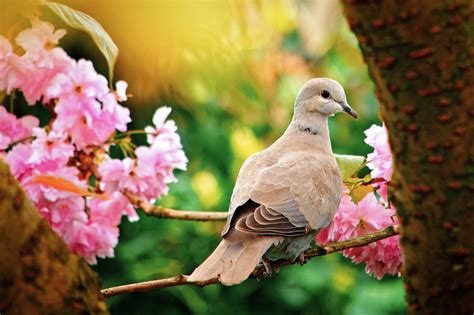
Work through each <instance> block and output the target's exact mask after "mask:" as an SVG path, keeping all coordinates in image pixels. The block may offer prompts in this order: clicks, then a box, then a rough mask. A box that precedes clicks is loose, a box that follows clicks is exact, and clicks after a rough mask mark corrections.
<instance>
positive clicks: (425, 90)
mask: <svg viewBox="0 0 474 315" xmlns="http://www.w3.org/2000/svg"><path fill="white" fill-rule="evenodd" d="M344 7H345V8H344V9H345V14H346V16H347V19H348V21H349V24H350V27H351V28H352V30H353V32H354V33H355V34H356V36H357V38H358V40H359V44H360V47H361V50H362V54H363V56H364V59H365V61H366V62H367V64H368V67H369V72H370V75H371V77H372V79H373V81H374V82H375V85H376V89H377V92H376V94H377V97H378V99H379V100H380V103H381V105H382V106H381V114H382V118H383V120H384V122H385V124H386V126H387V128H388V132H389V138H390V145H391V148H392V152H393V155H394V175H393V180H392V187H391V193H392V194H391V195H392V198H393V199H392V200H393V202H394V203H395V205H396V207H397V209H398V217H399V219H400V222H401V227H402V230H401V235H402V237H401V243H402V248H403V253H404V272H403V277H404V282H405V289H406V300H407V303H408V306H409V312H410V313H411V314H472V312H474V198H473V195H474V193H473V191H474V182H473V177H474V146H473V138H474V119H473V118H474V82H473V81H474V71H473V68H472V58H473V56H474V48H473V45H472V43H473V35H474V34H473V33H474V25H473V18H472V13H473V2H472V0H457V1H440V0H438V1H436V0H410V1H394V0H385V1H376V0H365V1H364V0H344Z"/></svg>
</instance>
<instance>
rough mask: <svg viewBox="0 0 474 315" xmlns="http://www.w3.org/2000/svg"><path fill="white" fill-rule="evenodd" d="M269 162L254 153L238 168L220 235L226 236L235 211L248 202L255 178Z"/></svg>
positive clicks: (259, 154) (261, 155) (263, 156)
mask: <svg viewBox="0 0 474 315" xmlns="http://www.w3.org/2000/svg"><path fill="white" fill-rule="evenodd" d="M270 163H271V161H269V159H267V158H266V157H265V155H263V154H261V153H256V154H253V155H251V156H249V157H248V158H247V160H245V162H244V164H243V165H242V167H241V168H240V171H239V175H238V176H237V180H236V183H235V186H234V190H233V191H232V197H231V198H230V205H229V211H228V213H227V222H226V225H225V226H224V229H223V230H222V235H225V234H227V232H228V231H229V228H230V224H231V221H232V218H233V217H234V212H235V210H236V209H237V208H238V207H240V206H242V205H244V204H245V203H246V202H247V201H248V200H249V192H250V190H251V189H252V186H253V185H254V184H255V177H256V174H258V173H259V172H260V171H261V170H262V169H264V168H265V167H267V166H268V165H269V164H270Z"/></svg>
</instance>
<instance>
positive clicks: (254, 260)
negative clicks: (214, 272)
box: [219, 238, 273, 285]
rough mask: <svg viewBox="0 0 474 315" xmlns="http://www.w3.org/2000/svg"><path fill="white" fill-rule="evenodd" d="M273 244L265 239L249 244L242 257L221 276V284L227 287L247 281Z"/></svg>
mask: <svg viewBox="0 0 474 315" xmlns="http://www.w3.org/2000/svg"><path fill="white" fill-rule="evenodd" d="M272 243H273V242H272V241H271V240H269V239H268V238H265V239H261V240H259V241H256V242H252V243H250V244H247V245H246V246H245V249H244V250H243V251H242V253H241V254H240V256H239V257H238V258H237V259H236V260H235V261H232V262H233V264H232V265H231V266H229V268H226V269H225V270H224V272H222V273H221V274H220V277H219V280H220V282H221V283H222V284H225V285H234V284H239V283H241V282H242V281H245V280H246V279H247V278H248V277H249V276H250V274H251V273H252V271H253V270H254V269H255V266H256V265H257V264H258V263H259V262H260V259H261V258H262V256H263V254H265V252H266V251H267V250H268V248H269V247H270V246H271V245H272Z"/></svg>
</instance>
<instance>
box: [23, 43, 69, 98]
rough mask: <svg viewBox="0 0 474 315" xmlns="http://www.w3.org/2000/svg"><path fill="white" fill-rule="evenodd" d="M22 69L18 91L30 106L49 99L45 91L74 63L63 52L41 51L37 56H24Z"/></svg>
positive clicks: (54, 50) (55, 50)
mask: <svg viewBox="0 0 474 315" xmlns="http://www.w3.org/2000/svg"><path fill="white" fill-rule="evenodd" d="M21 59H22V61H23V64H24V67H23V69H22V75H23V79H22V81H21V84H20V86H19V89H20V90H21V91H22V92H23V95H24V96H25V99H26V101H27V102H28V104H30V105H34V104H35V103H36V102H38V101H39V100H41V98H43V99H42V102H43V103H44V104H46V103H48V102H49V101H50V100H51V98H49V97H48V96H47V95H46V91H47V89H48V88H49V86H50V84H51V83H52V81H53V79H54V78H55V77H56V75H58V74H60V73H64V72H67V71H68V69H69V68H70V67H71V66H72V64H73V63H74V60H73V59H71V58H70V57H69V56H68V55H67V54H66V52H65V51H64V50H62V49H61V48H55V49H53V50H51V51H41V52H39V53H37V54H28V53H27V54H25V55H23V56H22V57H21Z"/></svg>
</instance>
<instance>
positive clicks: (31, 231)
mask: <svg viewBox="0 0 474 315" xmlns="http://www.w3.org/2000/svg"><path fill="white" fill-rule="evenodd" d="M0 253H1V259H0V314H28V315H34V314H108V311H107V304H106V303H105V300H104V297H103V296H102V294H101V293H100V288H99V281H98V279H97V276H96V274H95V272H94V271H92V269H90V268H89V266H88V265H87V263H86V262H85V260H84V259H82V258H81V257H79V256H77V255H75V254H73V253H71V252H70V251H69V250H68V248H67V247H66V245H65V244H64V243H63V241H62V240H61V239H60V238H59V237H58V236H57V235H56V233H54V232H53V231H52V230H51V229H50V228H49V226H48V223H47V222H46V221H45V220H43V218H42V217H41V216H40V215H39V213H38V211H37V210H36V209H35V208H34V206H33V205H32V203H31V202H30V201H29V200H28V198H27V197H26V196H25V193H24V192H23V191H22V190H21V188H20V187H19V186H18V183H17V182H16V180H15V178H14V177H13V176H12V175H11V173H10V171H9V167H8V165H7V164H6V163H5V161H4V160H3V158H2V157H1V156H0Z"/></svg>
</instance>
